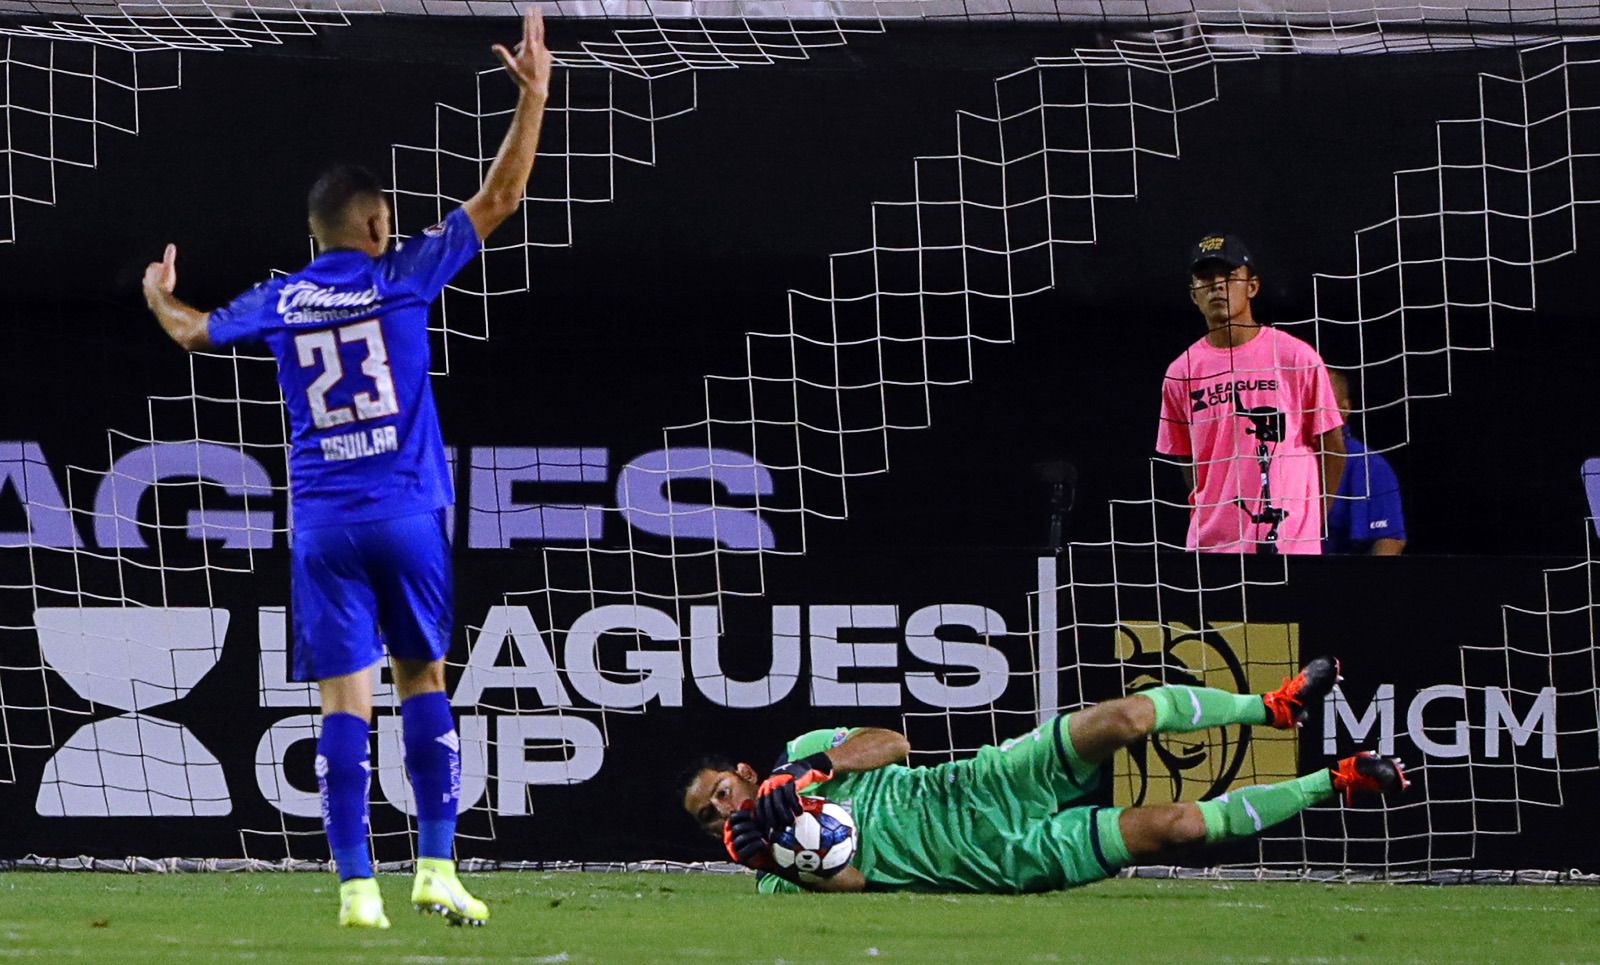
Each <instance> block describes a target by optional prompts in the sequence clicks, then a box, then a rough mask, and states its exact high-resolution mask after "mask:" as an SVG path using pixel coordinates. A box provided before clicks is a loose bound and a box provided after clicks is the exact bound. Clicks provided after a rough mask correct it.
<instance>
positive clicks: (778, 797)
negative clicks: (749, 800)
mask: <svg viewBox="0 0 1600 965" xmlns="http://www.w3.org/2000/svg"><path fill="white" fill-rule="evenodd" d="M832 777H833V760H832V759H831V758H830V757H828V755H827V754H812V755H811V756H810V757H803V758H801V759H800V760H798V761H790V762H789V763H788V764H784V765H782V766H780V767H779V768H778V769H777V770H775V771H773V772H772V776H771V777H769V778H767V779H766V780H765V781H762V782H761V787H759V788H758V789H757V790H756V819H757V820H758V821H759V822H760V824H761V829H762V831H763V832H764V833H765V836H766V837H767V838H768V839H769V840H770V839H771V838H772V837H773V836H774V835H776V834H777V833H778V832H779V831H782V830H783V829H784V828H787V827H789V826H790V825H791V824H794V819H795V818H797V817H799V816H800V810H801V809H800V792H801V791H803V790H805V789H806V788H808V787H810V786H811V785H813V784H820V783H821V782H823V781H826V780H828V779H830V778H832Z"/></svg>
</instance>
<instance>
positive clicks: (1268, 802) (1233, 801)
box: [1200, 770, 1333, 844]
mask: <svg viewBox="0 0 1600 965" xmlns="http://www.w3.org/2000/svg"><path fill="white" fill-rule="evenodd" d="M1332 794H1333V775H1332V774H1331V773H1329V772H1328V771H1327V770H1320V771H1317V772H1316V773H1315V774H1307V775H1306V776H1305V777H1297V778H1295V779H1294V780H1292V781H1284V782H1283V783H1282V784H1255V785H1252V786H1250V787H1242V788H1240V789H1238V790H1237V791H1229V792H1228V793H1227V794H1224V795H1222V796H1221V797H1219V798H1215V799H1213V800H1210V801H1201V802H1200V817H1201V818H1203V819H1204V820H1205V822H1206V843H1207V844H1216V843H1217V842H1218V841H1232V840H1234V839H1236V838H1247V837H1249V836H1250V835H1252V834H1256V833H1258V832H1260V831H1262V830H1264V829H1266V828H1270V827H1272V826H1273V825H1274V824H1277V823H1278V822H1280V821H1287V820H1288V819H1290V818H1292V817H1294V816H1295V815H1296V814H1299V813H1300V812H1301V811H1304V810H1305V809H1306V808H1308V807H1310V806H1311V805H1313V804H1316V803H1317V802H1318V801H1324V800H1327V799H1328V798H1329V797H1330V796H1332Z"/></svg>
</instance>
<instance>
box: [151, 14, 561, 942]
mask: <svg viewBox="0 0 1600 965" xmlns="http://www.w3.org/2000/svg"><path fill="white" fill-rule="evenodd" d="M493 49H494V52H495V54H496V55H497V56H498V57H499V58H500V60H501V61H502V62H503V63H504V64H505V69H506V73H507V74H508V75H510V77H511V79H512V80H513V81H514V82H515V83H516V85H517V88H518V97H517V107H516V110H515V112H514V113H513V114H512V117H511V126H510V129H509V130H508V131H507V132H506V136H505V140H504V141H503V142H502V143H501V145H500V150H499V152H498V153H497V154H496V156H495V159H494V163H493V164H492V165H491V166H490V168H489V172H488V174H487V175H486V176H485V178H484V181H483V185H482V187H480V188H479V190H478V193H477V194H475V195H473V196H472V197H471V198H470V199H468V200H467V201H466V203H464V204H463V205H462V206H461V207H460V208H457V209H456V210H454V211H452V212H451V213H450V215H449V216H448V217H447V218H445V220H444V221H443V222H441V223H440V224H438V225H435V226H434V227H432V228H429V229H427V230H426V231H424V232H423V233H422V235H421V236H420V237H417V238H413V239H411V240H409V241H406V242H404V243H403V244H400V245H396V246H395V247H394V248H393V249H392V250H391V249H390V247H389V233H390V211H389V204H388V201H387V200H386V199H385V198H384V194H383V190H382V187H381V186H380V185H379V184H378V182H377V180H376V179H375V178H374V177H373V176H372V175H371V174H370V173H368V172H366V171H365V170H363V169H360V168H354V167H337V168H333V169H331V170H329V171H328V172H326V173H324V174H323V175H322V176H321V177H320V178H319V179H318V180H317V183H316V185H315V186H314V187H313V188H312V189H311V194H310V198H309V208H310V221H311V232H312V234H313V235H314V236H315V237H316V240H317V244H318V248H319V250H320V252H321V253H320V254H319V255H318V256H317V257H316V259H315V260H313V261H312V262H311V264H309V265H307V266H306V267H305V268H303V269H301V270H300V271H298V272H296V273H294V274H292V275H289V276H288V277H286V278H276V279H273V280H271V281H268V282H266V283H264V284H261V285H258V286H257V287H255V288H253V289H251V290H250V291H248V292H246V293H245V294H243V295H241V296H239V297H238V298H237V299H235V300H234V301H233V303H232V304H230V305H228V306H227V307H225V308H219V309H217V310H216V311H213V312H210V313H206V312H201V311H198V310H196V309H194V308H192V307H190V306H189V305H186V304H184V303H183V302H182V301H180V300H178V299H177V298H176V297H174V296H173V288H174V287H175V286H176V284H177V267H176V264H177V250H176V248H175V246H173V245H168V246H167V248H166V253H165V255H164V256H163V259H162V260H161V261H159V262H154V263H152V264H151V265H150V266H149V267H148V268H147V269H146V270H145V274H144V294H145V300H146V302H147V303H148V304H149V306H150V310H151V311H152V312H154V313H155V315H156V318H157V319H158V320H159V321H160V322H161V327H162V328H163V329H165V330H166V332H167V334H168V335H170V336H171V337H172V339H173V340H174V341H176V342H177V343H178V344H179V345H181V346H183V347H184V348H185V349H188V350H191V351H193V350H195V349H203V348H207V347H209V346H228V345H239V344H256V345H261V344H264V345H266V346H267V347H268V348H269V349H270V350H271V351H272V354H273V356H274V357H275V358H276V359H277V363H278V385H279V387H280V388H281V389H282V390H283V398H284V402H285V404H286V405H287V407H288V410H289V422H290V426H291V437H292V438H291V443H290V452H289V490H290V497H291V502H292V507H293V512H294V532H293V539H292V551H291V563H290V596H291V600H292V603H293V607H292V610H293V615H294V634H295V668H294V669H295V678H296V679H298V680H315V681H317V683H318V686H319V688H320V690H321V695H322V715H323V716H322V732H321V736H320V737H319V738H318V740H317V759H316V771H317V785H318V788H319V790H320V791H321V795H322V819H323V826H324V828H325V829H326V831H327V834H328V846H329V849H330V850H331V851H332V853H333V857H334V860H335V862H336V863H337V866H338V871H339V878H340V886H339V893H340V907H339V924H341V925H350V926H356V927H368V928H388V927H389V919H388V918H387V917H386V916H385V914H384V911H383V898H382V896H381V895H380V894H379V892H378V886H377V882H376V880H375V879H374V878H373V876H372V855H371V852H370V851H369V849H368V846H367V807H368V804H367V800H368V788H369V785H370V783H371V773H372V772H371V765H370V764H369V762H368V759H367V748H368V734H369V731H370V730H371V726H372V725H371V721H372V687H373V678H372V670H373V667H374V666H375V665H376V664H377V663H378V661H379V660H381V659H382V658H383V648H384V646H387V647H388V650H389V656H390V658H391V660H392V662H393V667H394V683H395V689H396V691H397V692H398V693H399V695H400V716H401V721H402V733H403V735H404V742H405V763H406V773H407V775H408V776H409V777H410V779H411V787H412V791H413V794H414V796H415V798H416V801H417V831H418V841H417V856H418V860H417V874H416V880H415V882H414V884H413V887H412V892H411V900H412V903H413V904H414V905H415V906H416V907H417V909H418V910H419V911H422V912H425V913H431V914H441V915H443V916H445V918H446V919H447V920H448V921H450V923H452V924H456V925H461V924H468V925H481V924H483V923H484V922H485V921H487V920H488V917H489V911H488V909H487V908H486V907H485V906H484V904H483V902H481V901H479V900H478V899H476V898H474V897H472V895H471V894H469V893H468V892H467V890H466V888H464V887H463V886H462V884H461V882H460V880H459V879H458V878H457V877H456V869H455V862H454V861H453V860H452V857H453V843H454V839H455V829H456V807H457V799H458V797H459V792H460V783H461V758H460V743H459V740H458V738H457V736H456V730H455V722H454V720H453V718H452V717H451V714H450V703H449V699H448V698H447V697H446V695H445V678H444V656H445V653H446V651H447V650H448V649H449V646H450V633H451V629H452V626H453V624H454V614H453V612H452V586H451V572H450V547H449V543H448V539H447V536H446V528H445V523H446V514H447V513H448V512H449V507H450V505H451V503H452V501H453V499H454V496H453V493H452V491H451V484H450V478H449V474H448V470H447V464H446V460H445V451H444V443H443V442H442V440H441V437H440V433H439V417H438V414H437V412H436V411H435V409H434V403H433V390H432V387H431V385H430V383H429V381H428V363H429V350H428V331H427V327H428V307H429V305H430V304H432V303H433V301H434V300H435V299H437V298H438V297H439V295H440V293H441V292H442V291H443V290H444V286H445V285H446V283H448V282H449V281H450V279H451V278H452V277H454V276H455V274H456V272H458V271H460V270H461V268H462V267H463V266H464V265H465V264H466V263H467V262H469V261H471V260H472V258H473V257H474V256H475V255H476V254H477V253H478V250H479V249H480V247H481V246H482V242H483V239H485V238H487V237H488V236H489V233H490V232H492V231H493V230H494V229H495V228H496V227H498V226H499V225H500V224H501V222H503V221H505V220H506V219H507V218H509V217H510V216H511V215H512V214H513V213H515V212H516V211H517V209H518V208H519V207H520V206H521V204H522V197H523V193H524V191H525V190H526V188H527V184H528V176H529V174H530V172H531V171H532V168H533V160H534V155H535V153H536V151H537V148H538V143H539V129H540V126H541V124H542V122H543V119H544V107H545V102H546V100H548V99H549V95H550V70H551V62H552V60H551V55H550V51H549V48H547V47H546V46H545V43H544V22H543V20H542V18H541V17H540V14H539V12H538V11H537V10H534V9H530V10H529V11H528V13H527V14H526V16H525V17H524V19H523V25H522V41H521V42H520V43H519V44H517V46H516V49H515V50H514V51H513V50H507V49H506V48H505V47H503V46H501V45H499V44H496V45H494V48H493Z"/></svg>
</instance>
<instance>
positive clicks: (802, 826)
mask: <svg viewBox="0 0 1600 965" xmlns="http://www.w3.org/2000/svg"><path fill="white" fill-rule="evenodd" d="M800 806H801V807H802V808H804V810H803V811H801V812H800V816H799V817H797V818H795V820H794V825H793V826H791V827H789V828H785V829H784V830H783V831H780V832H778V836H777V838H776V839H775V840H774V841H773V842H772V859H773V860H774V861H776V862H777V863H778V867H780V868H793V869H795V870H796V871H798V872H800V873H801V874H802V875H808V876H815V877H817V878H831V877H833V876H834V875H836V874H838V873H839V869H841V868H843V867H844V866H845V865H846V864H848V863H849V862H850V856H851V855H853V854H855V851H856V823H855V821H854V820H852V819H851V817H850V812H849V811H846V810H845V809H844V808H842V807H840V806H839V805H837V804H834V803H833V802H832V801H825V800H823V799H822V798H820V797H804V796H802V797H801V798H800Z"/></svg>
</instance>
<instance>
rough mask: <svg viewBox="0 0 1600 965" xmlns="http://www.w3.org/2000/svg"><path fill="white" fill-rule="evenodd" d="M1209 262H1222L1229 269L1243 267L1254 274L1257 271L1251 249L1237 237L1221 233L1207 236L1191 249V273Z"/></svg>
mask: <svg viewBox="0 0 1600 965" xmlns="http://www.w3.org/2000/svg"><path fill="white" fill-rule="evenodd" d="M1208 261H1220V262H1222V263H1223V264H1224V265H1227V266H1228V267H1229V268H1239V267H1241V266H1243V267H1247V268H1249V269H1250V270H1251V271H1252V272H1253V271H1255V269H1256V263H1255V259H1253V258H1251V257H1250V249H1248V248H1246V247H1245V246H1244V242H1242V241H1240V240H1239V239H1238V237H1237V236H1235V235H1225V234H1223V233H1222V232H1220V231H1218V232H1213V233H1212V234H1208V235H1206V236H1205V237H1204V238H1201V239H1200V240H1199V241H1197V242H1195V243H1194V247H1193V248H1192V249H1190V252H1189V270H1190V271H1193V270H1194V269H1196V268H1198V267H1200V265H1202V264H1204V263H1205V262H1208Z"/></svg>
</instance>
